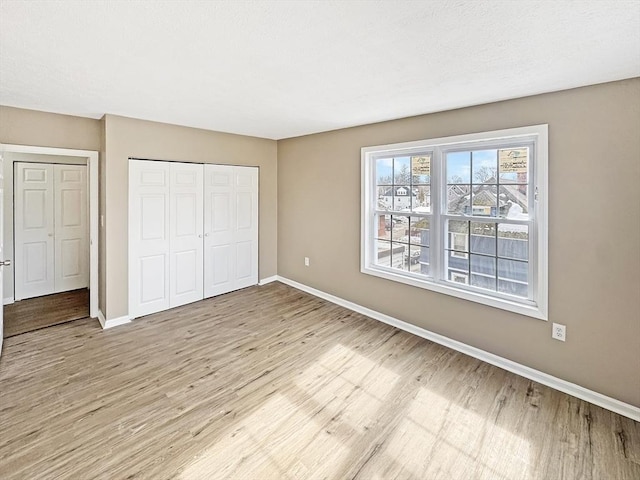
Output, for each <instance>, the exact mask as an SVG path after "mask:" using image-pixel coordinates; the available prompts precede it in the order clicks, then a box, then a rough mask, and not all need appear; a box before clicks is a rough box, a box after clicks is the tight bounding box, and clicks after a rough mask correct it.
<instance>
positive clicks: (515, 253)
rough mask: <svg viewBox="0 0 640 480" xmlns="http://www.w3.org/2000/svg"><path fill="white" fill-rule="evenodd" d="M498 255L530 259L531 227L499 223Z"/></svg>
mask: <svg viewBox="0 0 640 480" xmlns="http://www.w3.org/2000/svg"><path fill="white" fill-rule="evenodd" d="M498 256H499V257H505V258H515V259H518V260H528V259H529V227H528V226H527V225H511V224H507V223H501V224H500V225H498Z"/></svg>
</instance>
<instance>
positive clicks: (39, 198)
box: [14, 162, 89, 300]
mask: <svg viewBox="0 0 640 480" xmlns="http://www.w3.org/2000/svg"><path fill="white" fill-rule="evenodd" d="M14 169H15V171H14V179H15V180H14V208H15V213H14V229H15V230H14V235H15V247H14V248H15V264H16V266H15V298H16V300H22V299H26V298H31V297H38V296H42V295H49V294H52V293H59V292H64V291H68V290H76V289H79V288H87V287H88V286H89V242H88V238H89V222H88V213H87V167H86V166H85V165H61V164H40V163H26V162H16V163H15V165H14Z"/></svg>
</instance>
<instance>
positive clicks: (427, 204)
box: [412, 186, 431, 213]
mask: <svg viewBox="0 0 640 480" xmlns="http://www.w3.org/2000/svg"><path fill="white" fill-rule="evenodd" d="M412 205H413V208H412V211H414V212H416V213H431V187H427V186H418V187H416V186H414V187H413V203H412Z"/></svg>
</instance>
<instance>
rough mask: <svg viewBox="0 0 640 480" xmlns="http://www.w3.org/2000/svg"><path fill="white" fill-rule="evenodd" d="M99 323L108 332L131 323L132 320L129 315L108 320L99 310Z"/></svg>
mask: <svg viewBox="0 0 640 480" xmlns="http://www.w3.org/2000/svg"><path fill="white" fill-rule="evenodd" d="M98 321H99V322H100V325H102V329H103V330H106V329H107V328H113V327H117V326H119V325H124V324H126V323H131V319H130V318H129V317H128V316H127V315H124V316H122V317H118V318H112V319H110V320H107V319H106V318H104V313H102V310H98Z"/></svg>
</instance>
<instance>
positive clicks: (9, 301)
mask: <svg viewBox="0 0 640 480" xmlns="http://www.w3.org/2000/svg"><path fill="white" fill-rule="evenodd" d="M14 302H15V299H14V298H13V297H7V298H3V299H2V304H3V305H11V304H12V303H14Z"/></svg>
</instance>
